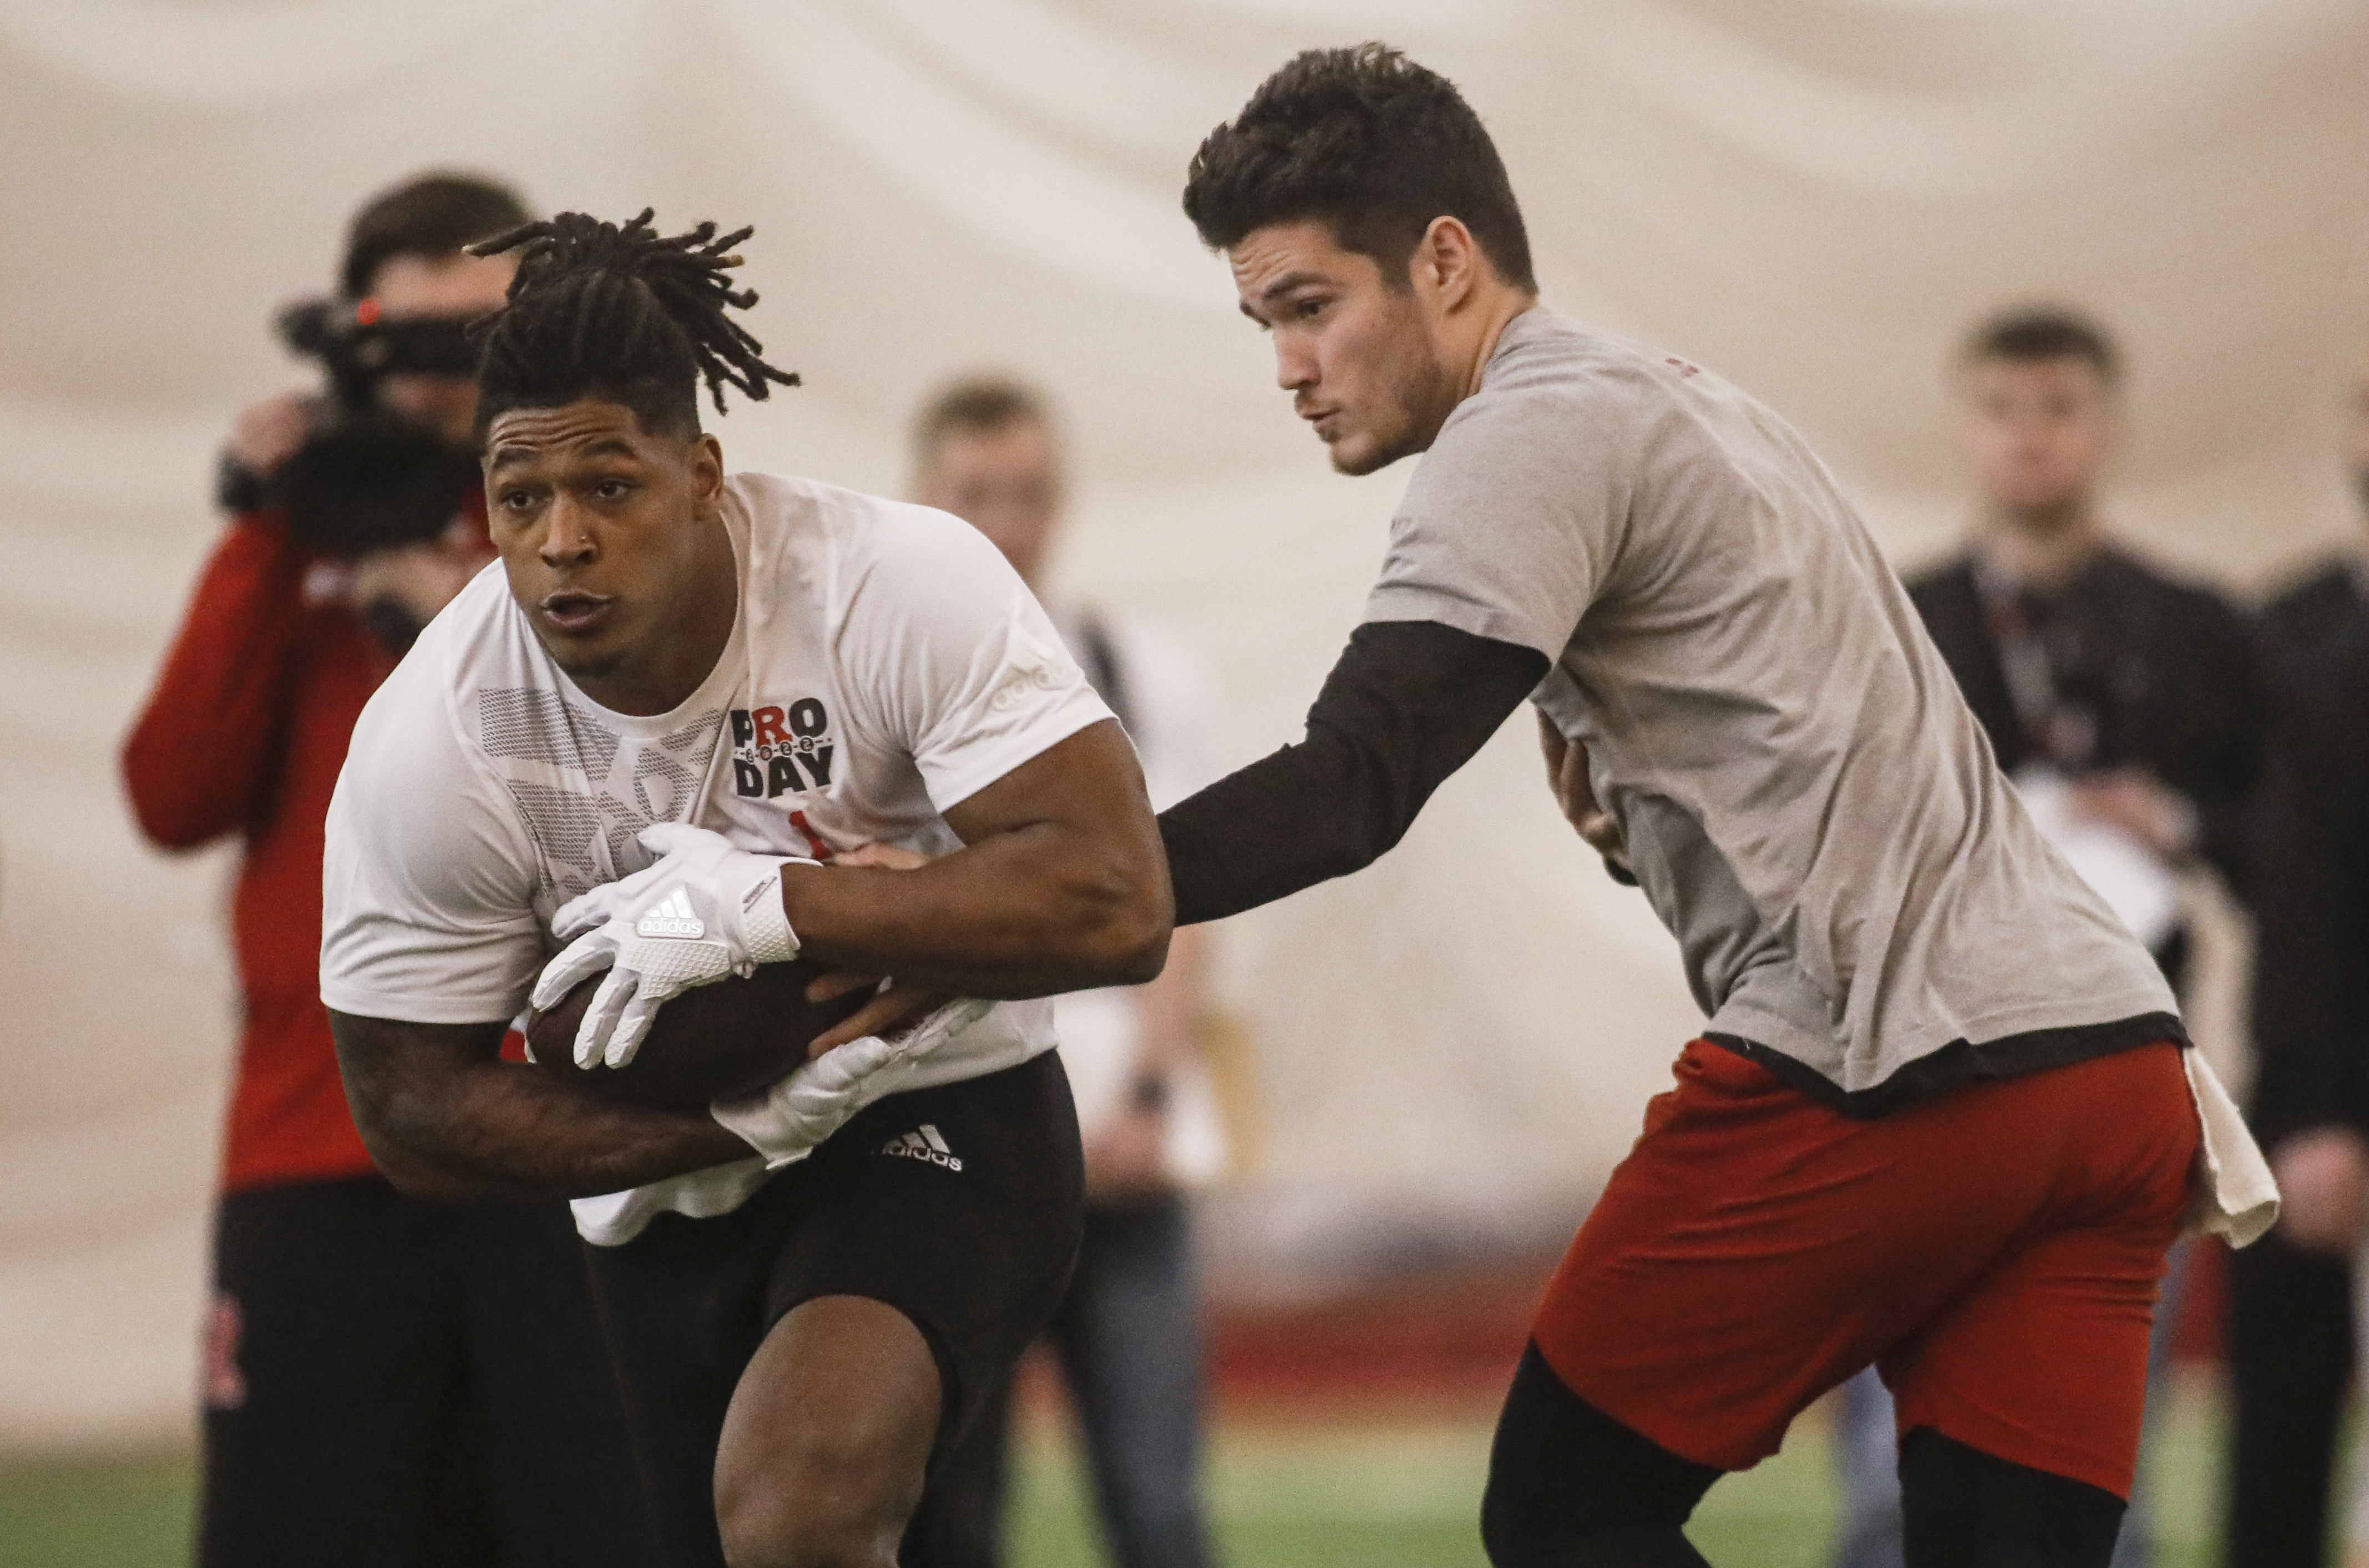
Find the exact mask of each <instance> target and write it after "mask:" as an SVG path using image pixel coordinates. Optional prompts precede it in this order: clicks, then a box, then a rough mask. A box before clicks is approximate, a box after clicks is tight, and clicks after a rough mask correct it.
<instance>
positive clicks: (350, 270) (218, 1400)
mask: <svg viewBox="0 0 2369 1568" xmlns="http://www.w3.org/2000/svg"><path fill="white" fill-rule="evenodd" d="M526 216H527V214H526V212H525V210H524V209H523V208H522V207H521V204H520V202H519V200H518V199H517V197H515V196H514V195H512V194H511V193H510V192H509V191H508V190H507V189H503V188H501V187H499V186H496V185H490V184H487V183H486V182H484V181H481V180H475V179H468V178H462V177H450V176H430V177H423V178H419V179H415V180H413V181H411V182H409V183H407V184H405V185H403V186H400V187H398V188H396V189H394V190H391V191H389V192H387V193H385V194H384V195H382V196H381V197H379V198H378V199H377V200H373V201H372V202H371V203H370V204H369V205H368V206H366V207H364V208H363V209H362V210H361V212H360V213H359V214H358V215H357V216H356V217H355V219H354V222H353V226H352V229H351V232H350V235H349V240H348V245H347V253H346V262H345V267H344V273H343V280H342V283H343V294H342V296H341V297H340V298H339V299H338V300H337V301H333V302H329V303H328V304H327V305H326V306H325V307H324V310H323V312H322V313H321V319H322V320H324V321H330V322H334V323H336V324H338V326H337V328H336V329H337V330H338V331H344V332H347V333H349V336H348V337H347V338H345V339H343V340H342V341H343V342H344V343H346V344H347V345H349V346H350V345H351V344H352V343H354V342H356V341H358V340H359V339H357V338H354V337H352V336H351V333H352V331H353V330H354V329H356V328H358V327H368V328H372V329H373V330H374V331H376V332H377V333H378V334H379V336H378V337H376V338H373V339H372V341H374V342H376V343H377V344H378V345H379V348H378V349H371V350H364V351H363V352H362V353H361V354H360V360H361V361H369V360H371V359H372V358H373V357H379V356H382V355H383V353H384V352H385V351H386V350H387V349H390V348H393V349H395V356H394V358H393V359H392V361H383V362H386V363H389V364H390V366H391V369H392V373H388V374H384V375H382V376H372V375H367V374H365V375H364V376H363V377H362V379H361V382H360V383H357V384H359V385H361V386H363V387H365V388H366V389H367V390H366V392H363V393H357V394H355V395H354V396H351V397H349V399H348V400H347V401H348V406H343V407H340V406H338V405H337V404H335V403H333V402H330V401H327V400H322V399H308V398H303V397H298V396H287V397H280V398H275V399H273V400H271V401H270V402H268V403H264V404H260V405H257V406H255V407H253V408H249V409H248V410H246V412H245V413H243V414H242V415H240V416H239V418H238V421H237V424H236V427H235V432H234V435H233V437H232V440H231V443H230V447H229V451H228V452H227V453H226V458H225V464H224V490H225V494H226V495H230V496H233V497H235V498H237V499H238V500H239V501H241V502H242V503H244V506H245V509H243V510H240V511H239V512H238V514H237V515H236V516H235V518H234V520H233V521H232V522H231V524H230V526H229V528H228V529H227V530H226V531H225V532H224V533H223V537H222V539H221V541H220V543H219V544H216V546H215V548H214V551H213V555H212V558H211V559H210V560H209V561H208V562H207V564H206V567H205V570H204V572H203V574H202V575H201V576H200V578H199V582H198V587H197V591H196V594H195V596H194V598H193V599H192V601H191V602H190V605H189V612H188V614H187V616H186V618H185V619H184V621H183V623H182V625H181V628H180V631H179V634H178V635H177V637H176V639H175V641H174V644H173V647H172V650H171V652H170V654H169V655H168V656H167V657H166V662H165V667H164V669H163V670H162V671H161V672H160V673H159V675H158V677H157V681H156V685H155V689H154V692H151V694H150V696H149V699H148V703H147V705H146V707H145V708H144V710H143V712H142V713H141V715H140V717H139V719H138V722H137V723H136V724H135V725H134V726H133V727H132V733H131V735H130V737H129V738H128V739H127V740H126V741H125V744H124V749H123V778H124V784H125V786H126V788H127V790H128V792H129V794H130V795H131V799H132V807H133V810H134V811H135V812H136V813H137V815H138V818H139V820H140V825H141V827H142V829H143V830H144V831H145V832H146V833H147V835H148V837H149V838H150V839H151V840H153V841H154V842H155V843H157V844H158V845H160V846H162V847H164V848H166V849H190V848H194V847H196V846H198V845H200V844H205V843H210V842H212V841H215V840H218V839H222V838H224V837H229V836H234V835H235V837H236V838H237V839H238V840H239V841H240V844H241V847H242V850H243V852H244V853H243V858H242V861H241V864H240V867H239V873H238V884H237V891H236V894H235V898H234V900H233V907H232V924H233V929H234V933H235V945H236V949H237V962H238V977H239V986H240V997H241V1004H242V1005H241V1025H240V1038H239V1055H238V1064H237V1076H236V1082H235V1087H234V1089H233V1091H232V1095H231V1102H230V1108H229V1125H228V1128H227V1131H226V1136H225V1139H224V1148H223V1171H222V1191H221V1196H220V1200H219V1203H218V1206H217V1208H216V1211H215V1219H214V1236H213V1305H212V1322H211V1325H210V1331H209V1334H208V1339H207V1345H206V1357H205V1366H204V1368H203V1371H202V1378H203V1390H202V1393H203V1400H204V1406H205V1420H204V1479H203V1490H202V1495H201V1501H200V1543H199V1560H200V1562H201V1563H204V1564H208V1565H223V1568H227V1565H231V1564H236V1565H238V1568H257V1565H269V1564H279V1563H287V1564H292V1565H293V1564H305V1565H313V1564H320V1563H328V1562H335V1563H338V1564H341V1565H345V1568H352V1565H356V1564H372V1565H377V1564H384V1565H387V1568H397V1565H401V1568H414V1565H417V1568H429V1565H431V1564H432V1565H436V1568H447V1565H452V1564H480V1563H504V1564H509V1563H521V1564H522V1563H530V1562H532V1563H545V1562H551V1563H557V1562H566V1563H571V1564H606V1563H617V1564H624V1563H632V1562H643V1561H646V1560H647V1554H646V1553H645V1552H644V1551H642V1550H641V1541H642V1539H644V1538H643V1536H642V1533H641V1532H642V1530H643V1528H644V1527H643V1525H642V1523H641V1513H640V1505H639V1500H638V1491H637V1488H636V1485H635V1478H634V1472H633V1467H632V1459H631V1455H630V1452H629V1450H628V1449H627V1448H626V1447H625V1437H624V1415H623V1411H622V1408H621V1407H620V1406H619V1404H618V1401H617V1395H616V1392H615V1385H614V1382H613V1380H612V1374H611V1372H610V1370H609V1363H608V1358H607V1355H606V1352H605V1350H604V1349H603V1347H602V1345H601V1340H600V1336H599V1330H598V1326H597V1324H596V1322H595V1321H594V1318H593V1316H592V1307H591V1297H590V1292H589V1285H588V1281H587V1278H586V1275H585V1267H584V1261H583V1257H582V1255H581V1253H580V1250H579V1248H578V1242H576V1239H575V1233H574V1228H573V1226H572V1224H571V1223H570V1220H569V1218H568V1213H567V1209H566V1206H565V1205H564V1204H560V1203H539V1204H532V1205H527V1204H520V1205H506V1206H487V1207H477V1208H460V1207H444V1206H440V1205H435V1204H429V1203H421V1202H418V1201H415V1200H413V1199H409V1198H406V1197H403V1196H399V1195H398V1194H397V1193H396V1192H395V1189H394V1187H393V1186H391V1185H388V1184H387V1183H386V1182H385V1181H384V1180H383V1179H382V1178H381V1177H380V1176H379V1175H378V1174H377V1173H376V1172H375V1170H374V1169H373V1168H372V1163H371V1158H370V1155H369V1153H368V1151H367V1150H364V1149H363V1147H362V1142H361V1139H360V1135H359V1134H358V1133H357V1132H356V1131H355V1130H354V1125H353V1122H352V1119H351V1118H350V1116H349V1115H348V1113H347V1110H346V1102H345V1092H344V1087H343V1084H342V1083H341V1082H340V1080H339V1077H338V1062H337V1056H336V1051H335V1047H333V1045H332V1044H331V1041H330V1036H329V1021H328V1016H327V1014H326V1012H325V1011H324V1010H323V1008H322V1006H321V1002H320V1000H319V992H320V986H319V963H320V944H321V854H322V827H323V819H324V818H325V816H326V812H327V810H328V805H329V795H330V792H331V790H332V788H333V787H334V786H335V784H336V783H337V779H338V769H339V768H340V766H341V765H342V764H343V762H344V761H345V756H346V744H347V739H348V738H349V734H350V732H351V731H352V728H353V726H354V722H355V720H356V719H357V718H358V717H359V716H360V713H361V709H362V704H364V703H365V702H366V701H368V699H369V697H370V695H371V693H372V691H373V690H375V689H376V687H377V686H378V684H379V682H380V681H382V680H383V679H384V678H385V676H386V675H387V673H388V672H389V671H390V670H393V669H394V667H395V660H396V659H397V658H398V657H399V656H400V655H401V653H402V651H403V649H404V648H405V647H408V645H409V643H410V640H411V638H412V637H413V636H414V635H416V634H417V632H418V628H419V626H420V625H422V624H425V623H426V622H427V621H428V620H429V618H430V617H432V616H433V615H434V614H435V613H436V612H437V611H438V610H440V609H441V608H442V606H443V604H444V603H445V602H446V601H448V600H450V599H451V598H452V595H453V594H454V593H456V592H457V591H458V590H459V589H460V588H461V587H462V585H463V583H465V582H466V581H467V580H468V578H469V577H470V576H471V575H472V574H473V573H474V572H475V571H476V570H477V569H478V568H479V567H482V566H484V565H485V564H486V562H487V561H489V560H490V559H491V558H492V555H493V552H492V550H491V547H490V545H489V544H487V542H486V524H485V499H484V494H483V491H482V490H481V489H480V488H479V487H478V486H476V484H475V477H474V475H475V459H474V452H475V432H474V430H473V429H472V422H473V420H474V418H475V408H476V398H475V383H474V381H473V380H472V379H471V378H470V377H469V376H468V375H467V374H466V373H465V371H464V370H463V369H461V368H460V367H458V366H454V365H451V364H442V365H439V366H438V367H437V368H436V369H435V371H434V373H428V372H421V371H419V370H418V369H416V368H412V369H406V368H404V367H405V366H406V363H407V361H405V360H404V359H403V358H402V353H403V351H404V350H403V347H402V346H403V345H405V344H408V343H411V342H413V341H414V340H418V341H421V342H430V343H436V344H441V345H442V349H441V352H442V353H444V354H445V356H446V358H447V359H449V358H450V357H451V356H452V353H453V352H454V351H455V350H456V349H459V348H460V347H461V346H462V340H461V338H460V336H459V331H458V324H459V322H460V321H462V320H463V319H465V318H468V317H472V316H475V315H482V314H483V313H485V312H486V311H489V310H493V309H497V308H498V307H499V306H500V305H501V303H502V302H503V295H504V291H505V289H506V288H507V287H508V284H509V276H510V272H511V269H512V263H511V262H509V261H508V260H481V259H479V258H475V257H470V256H466V255H463V254H462V252H461V246H463V245H464V244H466V243H468V242H469V241H472V240H475V239H479V238H483V237H485V236H486V235H490V234H493V233H497V232H498V231H500V230H502V229H505V228H509V227H510V226H512V225H513V224H516V223H523V222H524V221H526ZM406 334H408V335H409V336H408V337H406V336H405V335H406ZM340 352H342V350H340ZM326 357H328V358H329V362H330V363H331V365H332V367H333V368H337V367H338V364H339V361H338V358H337V357H336V356H335V355H330V356H326ZM349 358H351V356H349ZM354 370H355V365H354V364H352V363H348V364H346V365H344V367H343V371H344V372H353V371H354ZM346 390H347V391H348V392H349V393H354V391H355V388H354V386H350V385H349V387H348V388H347V389H346ZM358 402H362V403H367V404H369V405H370V406H361V407H356V406H352V405H353V404H355V403H358ZM378 420H383V421H384V424H383V426H382V425H380V424H377V423H374V421H378ZM340 441H343V442H349V443H353V442H359V443H360V445H354V444H347V445H339V444H338V442H340ZM390 464H391V466H390ZM374 465H375V466H374ZM300 472H303V473H304V474H306V475H308V477H307V478H306V480H305V481H304V483H303V484H301V485H300V484H297V483H296V482H295V481H294V479H293V477H292V475H296V474H298V473H300ZM355 475H362V477H360V478H359V479H358V478H356V477H355ZM440 486H441V487H440ZM406 488H408V489H410V490H413V491H418V492H420V493H422V494H424V495H425V497H426V499H425V501H424V502H420V501H418V499H417V498H414V499H413V501H412V503H411V505H410V510H411V517H410V520H409V521H400V520H399V519H398V525H390V524H389V522H388V521H387V520H388V516H389V515H390V513H389V511H388V509H387V508H386V507H383V506H380V505H379V504H378V503H379V502H381V501H383V500H385V499H386V498H387V496H386V495H382V494H380V493H379V491H380V490H381V489H383V490H384V491H385V492H387V494H393V493H395V492H399V491H403V490H405V489H406ZM296 496H301V497H302V498H303V500H302V503H301V504H300V503H299V502H297V501H295V500H292V499H287V498H289V497H296ZM423 507H424V508H425V509H424V511H423V510H422V508H423ZM401 511H402V508H400V507H397V508H395V512H398V513H399V512H401ZM423 519H424V521H422V520H423ZM390 527H392V532H390ZM300 536H301V537H302V540H303V542H302V543H300Z"/></svg>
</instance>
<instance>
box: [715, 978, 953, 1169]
mask: <svg viewBox="0 0 2369 1568" xmlns="http://www.w3.org/2000/svg"><path fill="white" fill-rule="evenodd" d="M994 1005H995V1004H994V1003H993V1002H991V1001H976V1000H974V999H971V998H968V997H966V998H963V999H961V1000H959V1001H950V1002H948V1003H946V1004H945V1005H944V1007H941V1008H939V1009H938V1010H937V1011H936V1012H934V1013H928V1014H926V1015H925V1016H924V1017H923V1018H922V1019H921V1022H920V1023H918V1024H914V1025H913V1026H912V1027H911V1028H910V1029H907V1030H905V1031H903V1032H902V1033H901V1034H899V1035H898V1036H897V1037H896V1038H895V1039H884V1038H882V1037H881V1036H878V1035H866V1036H864V1037H863V1038H862V1039H860V1040H850V1041H848V1042H847V1044H845V1045H843V1046H834V1047H831V1048H830V1050H827V1051H825V1052H823V1054H822V1055H821V1056H819V1057H817V1058H816V1059H814V1060H812V1061H808V1062H801V1063H799V1064H798V1066H797V1067H796V1068H795V1070H792V1072H791V1073H790V1075H789V1076H788V1077H787V1078H784V1079H783V1080H782V1081H781V1082H778V1083H776V1084H774V1085H773V1086H772V1088H770V1089H760V1090H758V1091H757V1092H756V1093H753V1094H741V1095H737V1096H735V1097H734V1098H732V1099H729V1100H718V1101H716V1102H715V1104H711V1105H710V1106H708V1108H707V1110H708V1114H709V1115H710V1116H714V1117H715V1119H716V1120H717V1121H718V1122H720V1123H722V1124H723V1125H724V1126H725V1127H727V1128H728V1129H730V1130H731V1131H732V1132H734V1133H736V1134H738V1137H739V1139H740V1140H741V1141H742V1142H743V1143H746V1144H747V1145H748V1146H749V1147H750V1148H751V1149H753V1150H756V1151H757V1152H758V1153H760V1154H762V1155H763V1156H764V1157H765V1162H766V1164H767V1165H768V1166H775V1165H787V1164H789V1163H791V1162H793V1161H797V1160H803V1159H805V1158H806V1157H807V1155H808V1154H811V1153H812V1152H814V1150H815V1148H816V1146H817V1145H818V1144H820V1143H821V1142H822V1140H823V1139H826V1138H829V1137H830V1135H831V1134H832V1133H835V1132H837V1131H838V1130H839V1129H840V1128H841V1127H843V1126H844V1125H846V1122H847V1120H848V1118H849V1117H851V1116H854V1115H855V1113H856V1112H858V1111H860V1110H862V1109H864V1106H866V1105H869V1104H872V1103H873V1102H874V1101H875V1100H881V1099H886V1098H887V1096H889V1095H891V1094H893V1093H896V1092H897V1091H898V1089H900V1088H902V1087H903V1086H904V1084H905V1082H906V1081H907V1080H908V1079H910V1078H911V1077H912V1076H913V1072H914V1070H915V1069H916V1068H918V1067H919V1066H921V1061H922V1060H923V1059H925V1058H926V1057H928V1056H929V1055H930V1053H931V1052H933V1051H934V1050H936V1049H937V1048H938V1047H940V1046H942V1045H944V1044H945V1043H946V1041H947V1040H948V1039H950V1038H952V1037H953V1036H955V1035H956V1034H958V1033H960V1032H961V1031H962V1030H964V1029H967V1028H968V1027H969V1026H970V1025H971V1024H975V1023H977V1022H978V1020H979V1019H981V1018H983V1017H985V1016H986V1015H987V1010H988V1009H989V1008H990V1007H992V1006H994Z"/></svg>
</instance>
